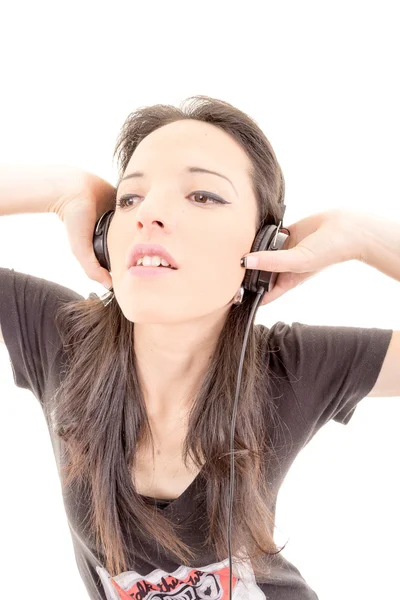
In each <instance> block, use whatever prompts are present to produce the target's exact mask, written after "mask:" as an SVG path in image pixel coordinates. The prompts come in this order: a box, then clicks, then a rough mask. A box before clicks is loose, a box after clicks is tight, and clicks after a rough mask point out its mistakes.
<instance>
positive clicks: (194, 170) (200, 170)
mask: <svg viewBox="0 0 400 600" xmlns="http://www.w3.org/2000/svg"><path fill="white" fill-rule="evenodd" d="M184 173H210V174H211V175H218V177H223V179H226V180H227V181H229V183H230V184H231V186H232V187H233V189H234V190H235V193H236V195H237V196H239V194H238V193H237V190H236V188H235V186H234V185H233V183H232V181H231V180H230V179H228V177H226V176H225V175H222V174H221V173H217V172H216V171H210V170H209V169H203V168H202V167H186V169H185V170H184ZM132 177H144V173H143V172H142V171H134V172H133V173H129V175H125V177H122V179H120V181H119V183H121V181H124V179H131V178H132ZM118 186H119V184H118Z"/></svg>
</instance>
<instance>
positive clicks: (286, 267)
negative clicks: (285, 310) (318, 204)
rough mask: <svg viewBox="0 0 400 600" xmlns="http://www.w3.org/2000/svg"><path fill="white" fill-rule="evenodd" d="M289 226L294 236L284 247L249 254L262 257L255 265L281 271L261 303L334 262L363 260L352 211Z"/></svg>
mask: <svg viewBox="0 0 400 600" xmlns="http://www.w3.org/2000/svg"><path fill="white" fill-rule="evenodd" d="M284 227H285V226H284ZM287 229H289V231H290V236H289V238H288V239H287V240H286V242H285V245H284V248H285V249H284V250H272V251H266V250H262V251H260V252H251V253H249V254H246V255H245V256H252V257H253V256H254V257H257V258H258V265H257V266H255V267H251V268H252V269H258V270H261V271H271V272H273V271H274V272H278V273H279V275H278V277H277V279H276V281H275V285H274V287H273V289H272V291H271V292H268V293H267V292H265V294H264V297H263V299H262V301H261V302H260V306H264V305H265V304H268V303H270V302H273V301H274V300H276V299H277V298H280V296H282V295H283V294H285V293H286V292H288V291H289V290H291V289H293V288H295V287H296V286H298V285H301V284H302V283H304V281H306V279H310V278H311V277H313V276H314V275H316V274H317V273H319V272H320V271H321V270H322V269H324V268H326V267H329V266H330V265H334V264H336V263H341V262H345V261H348V260H353V259H356V260H362V243H361V235H360V232H359V229H358V227H357V225H356V223H355V221H354V219H352V216H351V213H350V212H347V211H345V210H343V209H333V210H329V211H326V212H321V213H317V214H315V215H311V216H310V217H306V218H305V219H302V220H301V221H298V222H297V223H294V224H293V225H290V226H288V227H287ZM283 233H285V232H284V231H283ZM246 268H250V267H246Z"/></svg>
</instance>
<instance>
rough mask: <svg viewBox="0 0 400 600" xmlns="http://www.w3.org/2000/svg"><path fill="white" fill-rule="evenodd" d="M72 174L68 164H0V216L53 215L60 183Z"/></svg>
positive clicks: (72, 170) (71, 168) (72, 168)
mask: <svg viewBox="0 0 400 600" xmlns="http://www.w3.org/2000/svg"><path fill="white" fill-rule="evenodd" d="M75 171H76V168H75V167H71V166H68V165H18V164H17V165H15V164H13V165H4V164H3V165H0V216H3V215H13V214H21V213H45V212H52V205H53V204H54V203H55V202H56V201H57V200H58V198H59V196H60V194H61V193H62V186H63V181H65V180H66V178H67V177H68V175H69V174H72V173H73V172H75Z"/></svg>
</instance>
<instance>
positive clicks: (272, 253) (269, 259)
mask: <svg viewBox="0 0 400 600" xmlns="http://www.w3.org/2000/svg"><path fill="white" fill-rule="evenodd" d="M243 258H244V259H245V267H246V269H260V270H261V271H271V272H277V273H285V272H292V273H305V272H307V271H309V270H310V269H309V268H307V263H308V260H307V259H306V257H305V256H304V253H303V252H301V250H300V248H291V250H262V251H260V252H250V253H249V254H245V255H244V256H243Z"/></svg>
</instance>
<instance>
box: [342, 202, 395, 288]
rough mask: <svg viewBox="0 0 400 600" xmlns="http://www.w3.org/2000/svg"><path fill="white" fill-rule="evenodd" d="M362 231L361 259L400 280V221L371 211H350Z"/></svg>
mask: <svg viewBox="0 0 400 600" xmlns="http://www.w3.org/2000/svg"><path fill="white" fill-rule="evenodd" d="M350 215H351V216H350V218H351V219H352V224H354V225H355V226H356V227H357V228H358V230H359V233H360V237H359V240H360V244H361V247H360V260H361V261H362V262H365V263H366V264H368V265H370V266H371V267H374V268H375V269H378V270H379V271H381V272H382V273H385V275H388V276H389V277H392V278H393V279H396V280H397V281H400V222H399V221H391V220H390V221H389V219H387V218H384V217H380V216H378V215H376V214H371V213H350Z"/></svg>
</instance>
